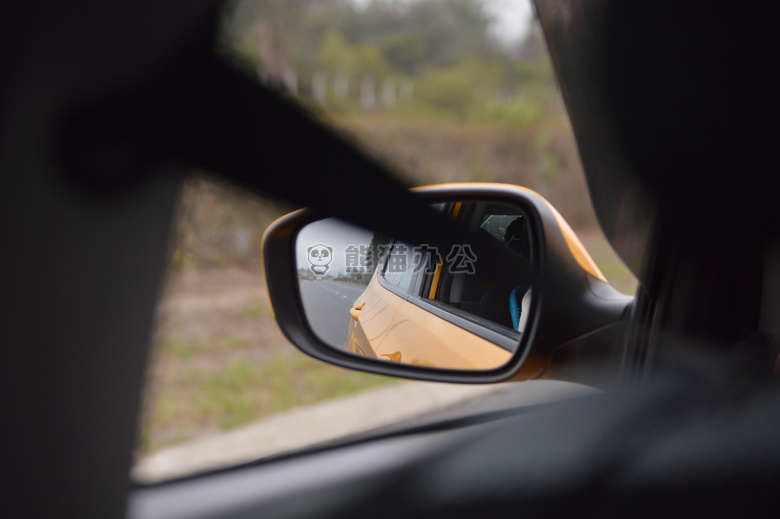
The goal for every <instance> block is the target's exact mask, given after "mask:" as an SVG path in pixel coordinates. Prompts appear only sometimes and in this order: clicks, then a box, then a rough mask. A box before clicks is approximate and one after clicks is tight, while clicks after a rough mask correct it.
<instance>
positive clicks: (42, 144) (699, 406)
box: [0, 0, 780, 518]
mask: <svg viewBox="0 0 780 519" xmlns="http://www.w3.org/2000/svg"><path fill="white" fill-rule="evenodd" d="M534 3H535V6H536V9H537V12H538V14H539V17H540V20H541V23H542V27H543V29H544V33H545V38H546V41H547V44H548V47H549V49H550V52H551V55H552V58H553V62H554V64H555V68H556V74H557V77H558V81H559V84H560V87H561V91H562V95H563V97H564V100H565V102H566V105H567V109H568V112H569V115H570V117H571V121H572V125H573V128H574V132H575V135H576V138H577V143H578V149H579V153H580V158H581V160H582V163H583V166H584V169H585V173H586V177H587V181H588V188H589V192H590V195H591V198H592V200H593V203H594V207H595V210H596V214H597V216H598V218H599V221H600V224H601V226H602V228H603V230H604V232H605V234H606V235H607V237H608V238H609V239H610V241H611V243H612V245H613V247H614V248H615V249H616V251H617V252H618V253H619V254H620V255H621V257H622V258H623V259H624V260H625V261H626V263H627V264H628V265H629V266H630V267H631V269H632V270H633V271H634V273H635V274H636V275H637V278H638V279H639V280H640V283H641V285H640V289H639V291H638V293H637V299H636V304H635V305H634V306H633V308H632V315H631V323H630V329H629V330H628V333H627V334H626V338H625V341H624V344H625V347H624V348H623V349H622V350H621V351H622V354H621V355H620V356H619V357H617V358H615V359H614V364H613V365H611V366H609V367H610V368H614V369H613V370H612V371H610V373H615V372H617V373H619V376H618V377H617V378H618V379H619V380H618V381H617V382H619V384H620V385H619V386H618V387H619V390H615V391H611V392H608V393H607V394H605V395H596V396H589V397H586V398H584V399H580V400H577V401H574V402H568V403H564V404H560V405H555V406H549V407H545V408H544V409H542V410H540V411H539V412H536V413H535V412H529V410H527V409H526V410H523V411H518V410H515V411H513V412H510V411H508V410H511V409H513V408H512V403H511V402H507V401H504V400H501V399H500V398H498V400H496V401H493V402H492V404H491V405H492V406H493V407H492V410H493V414H492V415H491V416H492V417H493V419H491V420H490V421H480V420H476V419H474V420H468V419H466V420H458V421H454V422H441V423H439V424H438V425H428V426H425V427H422V426H421V427H417V428H415V427H407V428H404V429H402V430H396V431H394V432H392V433H387V434H385V435H379V436H376V437H373V438H364V439H355V441H353V442H347V443H346V444H344V445H340V446H331V447H327V448H322V449H319V450H316V451H313V452H304V453H299V454H291V455H288V456H283V457H280V458H278V459H274V460H265V461H263V462H257V463H250V464H246V465H242V466H237V467H232V468H229V469H225V470H222V471H215V472H212V473H207V474H203V475H199V476H197V477H192V478H185V479H182V480H177V481H169V482H165V483H161V484H158V485H152V486H140V487H139V486H136V485H135V484H134V483H133V482H132V481H131V479H130V469H131V463H132V452H133V446H134V443H135V441H136V432H137V429H136V428H137V423H138V417H139V413H140V406H141V393H142V386H143V380H144V373H145V370H146V369H147V365H148V356H149V343H150V337H151V333H152V326H153V317H154V308H155V304H156V301H157V300H158V298H159V295H160V290H161V282H162V276H163V273H164V265H165V259H166V254H167V251H168V246H169V239H170V233H171V222H172V215H173V211H174V207H175V203H176V200H177V196H178V195H179V191H180V187H181V180H182V178H183V177H184V175H186V174H187V173H188V172H189V171H191V170H192V169H193V168H200V169H204V170H208V171H211V172H213V173H214V174H216V175H218V176H220V177H221V178H223V179H226V180H227V181H229V182H232V183H234V184H236V185H239V186H242V187H243V188H245V189H248V190H250V191H253V192H257V193H263V194H265V195H267V196H271V197H273V198H275V199H278V200H284V201H287V202H288V203H290V204H293V205H295V206H309V207H312V208H314V209H315V210H318V211H321V212H322V213H323V214H328V215H334V216H338V217H341V218H343V219H345V220H349V221H354V220H355V219H356V216H355V215H360V217H361V220H360V221H359V222H355V223H359V224H360V225H363V226H364V227H368V228H372V229H375V230H377V231H380V232H382V233H383V234H386V235H388V236H396V237H398V238H399V239H404V240H406V241H408V242H410V243H423V242H425V241H426V240H427V239H428V238H430V237H431V236H440V237H441V236H443V237H445V238H446V239H448V240H450V241H451V242H455V241H456V240H457V239H458V237H459V234H458V229H457V228H456V227H455V226H453V225H452V222H449V221H448V220H447V219H446V218H442V217H441V215H439V214H438V213H436V212H435V211H433V210H432V209H431V208H430V207H429V206H428V205H426V204H425V203H424V202H423V201H421V200H420V199H419V198H416V197H414V196H412V195H410V194H409V193H408V192H407V190H406V186H405V185H404V184H403V183H402V182H400V181H399V180H398V179H397V178H396V177H395V176H394V174H393V173H392V172H391V171H389V170H388V169H387V168H386V167H385V166H384V165H382V164H380V163H379V162H378V161H376V160H375V159H372V158H369V157H368V156H366V155H364V154H363V153H360V152H358V151H356V150H355V149H354V147H353V146H352V145H351V144H350V143H349V142H347V141H346V140H345V139H343V138H342V137H339V136H337V135H336V134H334V133H333V132H331V131H329V130H327V129H325V128H323V127H322V126H320V125H319V124H317V123H316V122H315V121H314V120H313V119H311V118H309V117H308V115H307V114H306V113H305V112H304V111H303V110H301V109H300V108H297V107H296V106H294V105H292V103H290V102H289V101H288V100H286V99H285V98H284V97H282V96H280V95H278V94H277V93H275V92H273V91H271V90H269V89H266V88H264V87H263V86H262V85H260V84H259V83H257V82H256V81H254V80H253V79H251V78H248V77H247V76H246V75H245V74H244V73H243V72H242V71H240V69H239V68H237V67H236V66H235V64H232V63H229V62H228V60H226V59H225V57H224V55H222V54H221V53H220V52H219V50H218V46H216V45H215V44H214V41H213V35H214V34H215V27H216V26H217V25H218V24H219V21H220V16H221V15H220V12H221V11H220V9H221V8H222V7H223V2H221V1H215V0H187V1H186V2H185V1H175V2H151V1H146V0H134V1H105V0H81V1H74V2H58V3H52V2H43V1H37V0H30V1H26V2H2V3H0V42H1V43H0V96H1V98H0V99H1V101H0V102H1V103H2V105H0V172H1V173H0V182H2V188H0V214H2V222H3V226H2V231H0V236H2V241H1V242H0V243H2V244H3V263H2V269H0V293H2V295H3V301H4V304H3V311H2V317H0V341H2V344H3V346H4V347H5V355H4V359H3V362H2V376H1V377H0V380H1V381H2V382H0V384H1V386H0V387H1V388H2V394H3V395H4V397H3V406H2V409H3V427H2V436H0V437H1V438H2V441H1V442H0V444H1V445H2V460H3V476H4V477H3V480H4V486H3V500H2V502H3V515H4V516H7V517H41V518H44V517H46V518H49V517H95V518H111V517H126V516H130V517H134V518H149V517H160V518H162V517H167V518H173V517H190V518H194V517H203V518H205V517H236V518H238V517H290V518H292V517H296V518H302V517H365V516H376V517H397V516H403V517H423V516H424V517H452V516H460V517H516V516H518V515H523V516H529V517H562V516H571V517H604V516H610V517H651V516H652V517H658V516H665V517H676V516H692V515H695V516H709V515H712V516H725V515H732V516H735V517H775V516H776V515H777V499H776V490H777V488H778V485H779V484H780V464H779V463H778V460H780V435H778V432H780V411H779V409H780V406H778V405H777V403H778V397H779V396H780V390H779V389H778V386H777V375H776V372H777V367H776V366H777V364H776V363H777V359H778V354H779V353H780V348H779V345H780V340H778V338H780V318H779V317H778V316H779V315H780V291H779V290H778V287H780V282H778V280H780V268H779V267H780V241H778V238H779V236H778V226H777V217H776V214H775V212H776V210H775V207H776V203H777V202H776V201H777V199H778V196H779V195H780V192H779V191H778V184H777V182H776V181H775V179H774V176H775V170H776V168H777V164H778V162H779V161H778V155H779V154H780V147H779V146H777V142H778V137H780V135H779V134H780V131H779V130H778V128H779V126H778V121H779V120H780V117H779V116H780V103H778V96H777V93H778V92H780V85H779V84H778V83H779V82H780V75H778V74H777V73H776V64H777V63H779V62H780V42H778V38H779V37H780V32H778V31H777V27H776V25H777V23H776V20H777V8H776V6H774V5H772V4H771V3H769V2H757V1H750V2H742V3H739V4H738V5H737V4H730V3H716V2H703V1H692V2H684V3H674V4H667V3H662V2H656V1H650V0H636V1H631V2H617V1H611V0H596V1H587V0H563V1H556V0H536V1H535V2H534ZM301 149H305V150H306V152H305V153H302V152H301ZM291 150H292V152H290V151H291ZM323 170H327V171H330V172H332V174H331V175H330V176H329V177H328V178H327V181H326V179H324V178H323V177H322V176H321V175H319V174H318V173H319V172H320V171H323ZM354 178H360V179H361V180H362V181H361V182H359V183H353V182H351V181H352V180H353V179H354ZM339 185H352V186H354V188H353V189H350V190H348V191H345V190H341V189H337V187H336V186H339ZM302 186H303V187H302ZM396 207H405V208H406V211H405V212H404V214H403V215H401V216H400V217H398V218H394V219H389V218H385V217H383V215H385V214H388V213H389V212H390V211H391V210H392V209H393V208H396ZM458 290H460V291H459V292H456V293H457V294H459V295H458V296H457V297H458V298H460V302H461V303H464V304H469V305H472V307H474V305H475V304H476V303H477V301H478V299H479V296H478V295H479V290H478V289H476V288H475V287H463V288H462V289H458ZM601 367H604V366H593V370H592V375H593V376H594V377H597V376H598V374H599V368H601ZM608 382H609V383H607V384H605V386H610V385H612V386H615V385H617V382H616V381H615V380H613V379H610V380H609V381H608ZM474 416H477V412H476V411H475V414H474Z"/></svg>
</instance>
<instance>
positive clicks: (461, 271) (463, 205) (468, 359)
mask: <svg viewBox="0 0 780 519" xmlns="http://www.w3.org/2000/svg"><path fill="white" fill-rule="evenodd" d="M415 193H416V194H417V195H418V196H421V197H424V198H425V199H426V200H427V201H428V202H429V203H430V204H431V206H432V207H433V208H434V209H436V211H437V212H438V213H440V214H441V215H442V216H443V217H445V218H446V219H448V220H450V221H452V222H453V223H454V224H455V225H456V226H457V228H458V229H459V232H458V236H459V237H460V239H457V240H454V241H452V240H450V241H443V240H442V239H441V236H431V237H430V238H431V239H430V240H429V241H428V242H427V243H407V242H404V241H401V240H397V239H394V238H393V237H390V236H384V235H382V234H380V233H378V232H374V231H373V230H370V229H364V228H361V227H357V226H355V225H352V224H349V223H346V222H344V221H341V220H338V219H336V218H328V217H324V218H323V217H322V216H318V215H315V214H313V213H311V212H310V211H308V210H301V211H297V212H295V213H292V214H290V215H287V216H285V217H284V218H282V219H280V220H278V221H277V222H275V223H274V224H273V225H272V226H271V227H269V229H268V230H267V231H266V234H265V236H264V238H263V261H264V269H265V276H266V283H267V286H268V291H269V295H270V297H271V303H272V306H273V308H274V312H275V314H276V318H277V321H278V323H279V326H280V327H281V329H282V331H283V332H284V334H285V335H286V336H287V338H288V339H289V340H290V341H291V342H292V343H293V344H295V345H296V346H297V347H298V348H300V349H301V350H302V351H303V352H305V353H307V354H309V355H311V356H313V357H315V358H318V359H321V360H324V361H326V362H330V363H333V364H337V365H340V366H344V367H348V368H353V369H359V370H363V371H369V372H373V373H379V374H383V375H392V376H400V377H406V378H414V379H422V380H435V381H445V382H471V383H486V382H498V381H503V380H507V379H509V378H534V377H538V376H540V375H541V374H542V373H543V372H549V371H550V367H551V361H552V358H553V356H554V354H555V353H556V352H557V353H561V351H559V350H561V349H563V350H565V352H563V353H564V354H563V356H562V358H564V359H565V360H564V362H562V363H561V364H571V363H572V360H573V359H574V362H575V363H576V358H578V357H581V356H582V353H583V351H584V352H585V354H586V355H593V353H594V352H595V351H596V350H597V349H600V350H599V351H601V354H604V355H607V356H614V354H615V349H616V348H619V347H620V345H619V344H617V343H616V341H615V340H614V337H612V338H609V337H607V336H606V334H605V333H604V332H605V331H606V330H611V329H614V328H615V327H617V326H619V325H620V323H621V322H622V317H623V316H624V314H625V313H626V309H627V307H628V306H629V304H630V302H631V301H632V298H630V297H628V296H624V295H622V294H620V293H618V292H617V291H615V290H614V289H612V287H611V286H610V285H609V284H608V283H607V282H606V279H605V278H604V276H603V275H602V274H601V272H600V271H599V269H598V267H597V266H596V265H595V263H594V262H593V260H592V259H591V258H590V256H589V255H588V253H587V252H586V251H585V249H584V248H583V247H582V245H581V244H580V242H579V240H578V239H577V237H576V235H575V234H574V233H573V232H572V231H571V229H570V228H569V226H568V224H566V222H565V221H564V220H563V218H562V217H561V216H560V214H558V212H557V211H556V210H555V209H554V208H553V207H552V206H551V205H550V204H549V203H548V202H547V201H546V200H544V199H543V198H542V197H540V196H539V195H538V194H536V193H534V192H532V191H530V190H527V189H523V188H518V187H514V186H503V185H496V184H483V185H481V184H460V185H443V186H438V187H429V188H424V189H418V190H415ZM387 217H388V218H392V217H393V215H387ZM594 334H595V335H594ZM613 335H614V334H613ZM596 336H597V337H598V338H599V339H600V341H601V343H602V344H601V346H599V347H592V348H587V347H586V348H585V350H583V346H584V345H585V344H586V343H593V342H594V338H596ZM605 344H606V346H605ZM567 346H568V348H567ZM558 356H560V355H558Z"/></svg>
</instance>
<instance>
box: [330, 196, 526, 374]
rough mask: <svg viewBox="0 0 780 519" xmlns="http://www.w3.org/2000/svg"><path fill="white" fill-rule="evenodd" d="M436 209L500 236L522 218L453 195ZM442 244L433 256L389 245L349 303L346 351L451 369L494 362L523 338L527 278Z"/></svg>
mask: <svg viewBox="0 0 780 519" xmlns="http://www.w3.org/2000/svg"><path fill="white" fill-rule="evenodd" d="M440 209H441V210H442V211H446V212H448V213H449V214H451V216H452V217H453V219H458V220H461V221H463V222H465V223H467V224H469V225H474V226H478V227H479V228H481V229H482V230H483V231H484V232H486V233H489V234H491V235H493V236H494V237H495V238H496V239H498V240H501V241H504V242H508V241H513V240H509V238H508V237H507V232H508V231H507V228H508V227H509V226H510V224H511V223H512V222H521V223H522V222H523V218H524V216H523V214H522V212H521V211H520V210H519V208H517V207H515V206H511V205H508V204H505V203H502V204H497V203H490V202H467V203H464V202H457V203H449V204H441V207H440ZM525 245H526V248H527V245H528V244H527V243H526V244H525ZM440 252H443V254H440V255H439V256H438V261H437V258H436V256H434V255H433V253H432V252H431V251H430V250H425V249H423V248H419V247H418V248H413V247H411V246H409V245H407V244H404V243H400V242H396V243H393V244H391V245H390V246H389V247H388V249H387V250H386V251H385V254H384V256H383V260H382V261H381V264H380V265H379V266H378V268H377V269H376V272H374V275H373V277H372V279H371V282H370V283H369V285H368V287H367V288H366V290H365V291H364V292H363V294H361V295H360V297H358V298H357V300H356V301H355V303H354V306H353V308H352V309H351V310H350V315H351V316H352V319H351V320H350V324H349V332H348V335H347V341H346V344H345V349H346V350H347V351H349V352H351V353H356V354H359V355H364V356H368V357H378V358H380V359H384V360H388V361H392V362H403V363H407V364H416V365H422V366H430V367H438V368H454V369H471V370H474V369H480V370H484V369H492V368H497V367H500V366H502V365H504V364H505V363H506V362H508V361H509V359H510V358H511V356H512V354H513V352H514V351H515V350H516V348H517V346H518V344H519V342H520V337H521V331H522V328H523V325H524V320H523V319H522V318H521V319H518V316H522V310H523V307H527V306H528V304H529V300H530V297H529V296H530V290H529V286H528V284H521V283H520V282H517V281H513V277H512V276H511V275H504V276H500V277H499V276H495V273H490V274H491V276H489V275H487V274H486V273H485V272H484V271H486V270H489V269H486V268H484V267H485V266H484V265H483V266H482V267H483V268H480V264H479V262H478V261H477V258H469V256H468V250H467V249H466V250H461V251H455V252H457V253H460V257H458V254H453V253H452V251H449V253H448V252H446V251H440ZM518 260H519V261H523V260H522V258H521V257H520V256H518ZM526 260H529V261H530V258H526ZM469 261H471V263H469ZM399 265H400V267H399ZM510 274H511V273H510ZM526 283H527V281H526ZM526 294H528V295H526ZM513 302H514V304H512V303H513ZM512 310H514V314H515V315H514V316H513V315H512ZM513 317H514V321H513Z"/></svg>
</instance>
